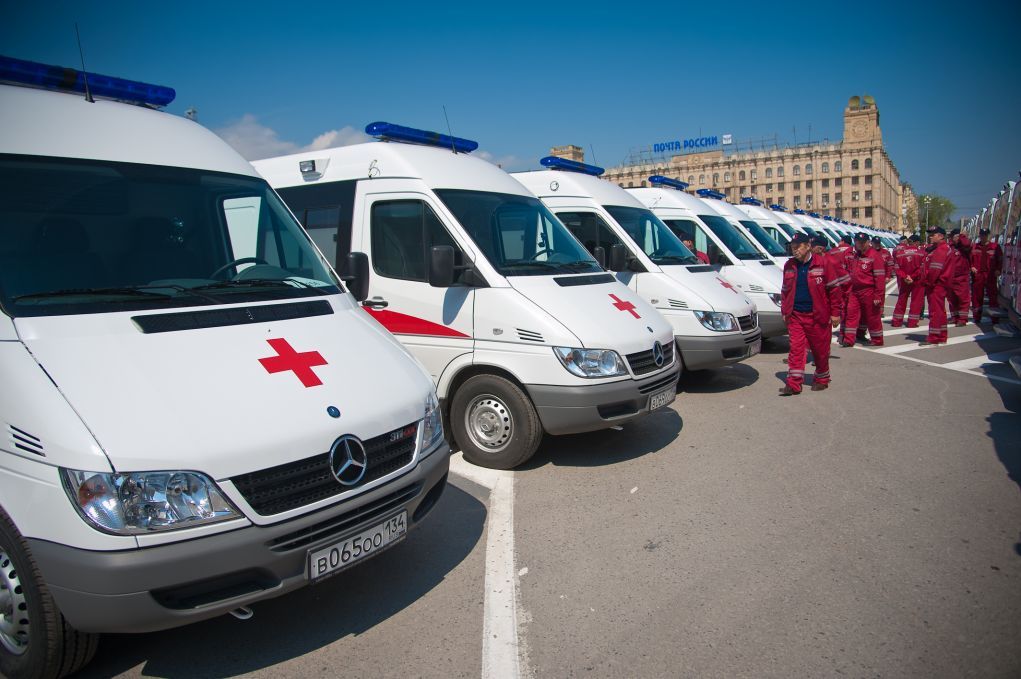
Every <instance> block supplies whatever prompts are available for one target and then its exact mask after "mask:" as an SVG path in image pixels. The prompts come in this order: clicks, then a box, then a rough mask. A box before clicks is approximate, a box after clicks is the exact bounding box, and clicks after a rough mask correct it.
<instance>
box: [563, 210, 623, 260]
mask: <svg viewBox="0 0 1021 679" xmlns="http://www.w3.org/2000/svg"><path fill="white" fill-rule="evenodd" d="M557 217H558V218H559V219H560V221H562V222H563V223H564V226H566V227H567V230H568V231H570V232H571V233H572V234H573V235H574V237H575V238H577V239H578V240H580V241H581V242H582V245H584V246H585V249H586V250H588V251H589V252H590V253H592V252H594V251H595V249H596V247H602V248H604V249H605V250H606V253H607V255H609V252H610V248H611V247H612V246H614V245H616V244H618V243H620V244H621V245H623V243H624V242H623V241H622V240H621V239H620V238H619V237H618V236H617V234H615V233H614V232H613V230H612V229H610V227H609V225H607V223H606V222H604V221H603V219H602V218H601V217H600V216H599V215H597V214H596V213H595V212H558V213H557ZM625 247H626V246H625Z"/></svg>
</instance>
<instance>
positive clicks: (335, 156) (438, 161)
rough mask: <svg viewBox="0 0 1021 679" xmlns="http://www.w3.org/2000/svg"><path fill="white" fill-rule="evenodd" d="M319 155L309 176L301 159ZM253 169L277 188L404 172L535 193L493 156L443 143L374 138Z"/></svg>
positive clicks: (437, 182)
mask: <svg viewBox="0 0 1021 679" xmlns="http://www.w3.org/2000/svg"><path fill="white" fill-rule="evenodd" d="M309 160H311V161H315V163H316V168H315V169H316V172H315V173H313V174H312V175H310V176H308V177H306V176H303V175H302V173H301V170H300V168H299V163H301V162H302V161H309ZM252 164H253V165H254V166H255V169H256V170H258V171H259V174H261V175H262V176H263V177H265V178H266V180H267V181H268V182H269V183H270V184H271V185H272V186H273V187H275V188H278V189H279V188H285V187H289V186H304V185H306V184H315V183H327V182H337V181H348V180H353V179H365V180H368V179H382V178H405V179H418V180H421V181H424V182H425V183H426V184H427V185H428V186H429V187H430V188H435V189H469V190H472V191H492V192H494V193H510V194H514V195H520V196H531V195H532V194H530V193H529V192H528V191H526V190H525V189H524V187H522V186H521V184H519V183H518V182H516V181H514V180H513V179H511V177H510V175H508V174H507V173H506V172H504V171H503V170H502V169H500V168H499V167H497V166H496V165H493V164H492V163H490V162H489V161H486V160H483V159H481V158H477V157H475V156H472V155H470V154H466V153H454V152H453V151H451V150H449V149H445V148H436V147H433V146H422V145H419V144H407V143H403V142H383V141H371V142H367V143H364V144H354V145H352V146H339V147H336V148H331V149H323V150H322V151H306V152H304V153H295V154H292V155H289V156H279V157H277V158H267V159H266V160H256V161H255V162H253V163H252Z"/></svg>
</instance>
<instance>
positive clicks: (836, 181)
mask: <svg viewBox="0 0 1021 679" xmlns="http://www.w3.org/2000/svg"><path fill="white" fill-rule="evenodd" d="M843 185H844V178H843V177H837V178H836V179H834V180H833V186H843Z"/></svg>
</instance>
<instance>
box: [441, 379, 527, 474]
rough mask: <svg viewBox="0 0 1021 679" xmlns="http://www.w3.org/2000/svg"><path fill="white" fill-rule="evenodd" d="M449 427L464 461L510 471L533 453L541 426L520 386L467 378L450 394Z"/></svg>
mask: <svg viewBox="0 0 1021 679" xmlns="http://www.w3.org/2000/svg"><path fill="white" fill-rule="evenodd" d="M450 425H451V429H452V430H453V433H454V439H455V440H456V441H457V443H458V445H459V446H460V447H461V450H462V452H463V453H464V459H466V460H468V461H469V462H471V463H472V464H476V465H478V466H480V467H489V468H490V469H513V468H514V467H517V466H518V465H520V464H522V463H523V462H524V461H525V460H527V459H528V458H530V457H532V455H533V454H535V451H536V449H537V448H538V447H539V442H540V441H541V440H542V434H543V431H542V423H541V422H540V421H539V415H538V414H537V413H536V412H535V407H534V406H533V405H532V401H531V400H530V399H529V398H528V395H527V394H525V393H524V392H523V391H522V390H521V388H520V387H518V386H517V385H516V384H514V383H513V382H511V381H510V380H508V379H505V378H503V377H498V376H496V375H476V376H475V377H470V378H468V380H466V381H465V383H464V384H462V385H461V387H460V388H459V389H458V390H457V392H456V393H455V394H454V399H453V401H451V404H450Z"/></svg>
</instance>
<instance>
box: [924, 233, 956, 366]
mask: <svg viewBox="0 0 1021 679" xmlns="http://www.w3.org/2000/svg"><path fill="white" fill-rule="evenodd" d="M928 234H929V248H928V250H927V252H926V255H925V260H924V261H923V262H922V281H923V282H924V283H925V301H926V302H927V303H928V304H929V334H928V336H927V337H926V338H925V341H923V342H921V343H920V344H921V346H923V347H925V346H932V345H936V344H946V343H947V290H948V289H950V287H951V285H953V275H954V269H953V260H952V259H951V257H952V256H953V255H952V254H951V250H950V245H949V244H948V243H947V241H946V234H947V232H946V231H945V230H944V229H943V227H940V226H934V227H931V228H930V229H929V231H928Z"/></svg>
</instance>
